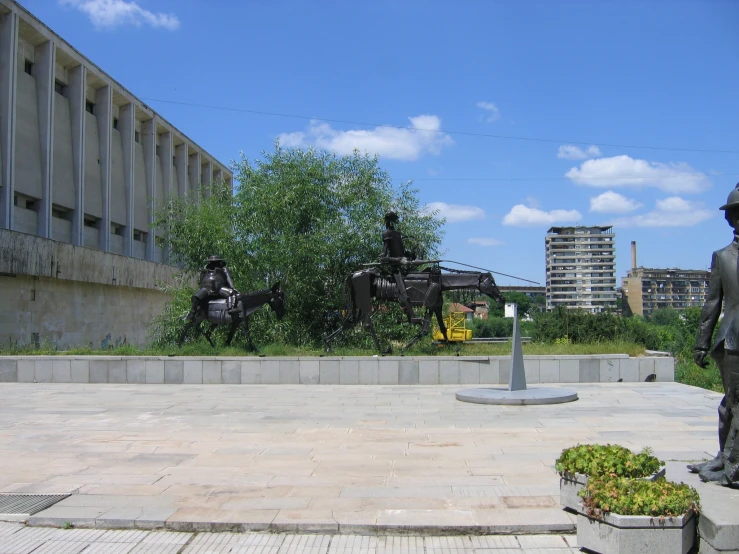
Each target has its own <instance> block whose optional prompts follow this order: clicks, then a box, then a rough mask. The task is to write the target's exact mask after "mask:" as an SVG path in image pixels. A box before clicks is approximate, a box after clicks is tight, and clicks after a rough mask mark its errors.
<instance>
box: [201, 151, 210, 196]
mask: <svg viewBox="0 0 739 554" xmlns="http://www.w3.org/2000/svg"><path fill="white" fill-rule="evenodd" d="M212 185H213V162H212V161H210V160H208V161H207V162H205V163H204V164H203V170H202V173H201V177H200V186H201V187H202V189H203V198H210V187H211V186H212Z"/></svg>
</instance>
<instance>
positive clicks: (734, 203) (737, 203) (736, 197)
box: [719, 183, 739, 210]
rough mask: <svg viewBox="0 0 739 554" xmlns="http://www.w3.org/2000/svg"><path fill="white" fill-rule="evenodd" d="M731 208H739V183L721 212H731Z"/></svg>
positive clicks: (721, 208)
mask: <svg viewBox="0 0 739 554" xmlns="http://www.w3.org/2000/svg"><path fill="white" fill-rule="evenodd" d="M731 208H739V183H737V184H736V187H734V190H732V191H731V192H730V193H729V197H728V198H727V199H726V204H724V205H723V206H721V207H720V208H719V210H729V209H731Z"/></svg>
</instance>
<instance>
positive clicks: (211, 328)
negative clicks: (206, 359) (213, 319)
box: [203, 323, 216, 348]
mask: <svg viewBox="0 0 739 554" xmlns="http://www.w3.org/2000/svg"><path fill="white" fill-rule="evenodd" d="M215 328H216V324H215V323H211V324H210V327H208V330H207V331H206V332H205V333H203V334H204V335H205V338H206V339H208V342H209V343H210V346H211V347H212V348H215V347H216V344H215V343H214V342H213V339H211V338H210V336H211V334H213V329H215Z"/></svg>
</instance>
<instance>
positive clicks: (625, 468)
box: [555, 444, 664, 512]
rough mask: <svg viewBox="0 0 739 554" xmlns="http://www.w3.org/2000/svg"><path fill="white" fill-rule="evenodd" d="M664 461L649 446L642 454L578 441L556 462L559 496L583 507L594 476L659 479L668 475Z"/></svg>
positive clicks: (570, 505) (570, 504)
mask: <svg viewBox="0 0 739 554" xmlns="http://www.w3.org/2000/svg"><path fill="white" fill-rule="evenodd" d="M662 466H663V463H662V462H661V461H660V460H658V459H657V458H656V457H654V456H653V455H652V451H651V450H650V449H649V448H645V449H644V450H642V451H641V452H639V453H638V454H635V453H633V452H632V451H631V450H629V449H628V448H624V447H623V446H620V445H617V444H605V445H603V444H578V445H577V446H573V447H570V448H565V449H564V450H563V451H562V454H561V455H560V457H559V458H558V459H557V461H556V463H555V468H556V470H557V471H558V472H559V474H560V476H561V479H560V481H559V497H560V502H561V504H562V505H563V506H564V507H565V508H566V509H567V510H570V511H573V512H577V511H578V510H579V509H580V508H579V505H580V498H579V496H578V495H579V493H580V492H581V491H582V490H583V488H584V487H585V485H586V484H587V483H588V479H589V478H590V477H599V476H608V477H634V478H647V479H656V478H657V477H660V476H662V475H664V468H662Z"/></svg>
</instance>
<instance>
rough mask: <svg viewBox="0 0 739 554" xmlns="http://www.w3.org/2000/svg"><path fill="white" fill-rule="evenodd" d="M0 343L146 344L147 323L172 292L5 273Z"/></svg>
mask: <svg viewBox="0 0 739 554" xmlns="http://www.w3.org/2000/svg"><path fill="white" fill-rule="evenodd" d="M0 295H2V298H3V309H2V311H0V344H1V345H3V346H8V345H28V344H33V343H39V342H46V343H50V344H56V345H57V346H58V347H59V348H60V349H67V348H70V347H73V346H88V345H91V346H92V347H94V348H101V342H102V341H103V340H105V338H106V336H108V335H110V339H109V342H110V344H115V342H116V341H118V342H122V341H124V340H125V341H126V342H127V343H129V344H134V345H144V344H146V342H147V325H148V323H149V322H150V321H151V320H152V319H153V318H154V317H155V316H157V315H159V314H161V313H162V310H163V309H164V305H165V304H166V302H167V301H168V300H169V296H168V295H166V294H164V293H163V292H161V291H158V290H146V289H135V288H131V287H120V286H114V285H101V284H97V283H86V282H81V281H66V280H63V279H51V278H48V277H39V278H35V277H30V276H25V275H18V276H16V277H7V276H0Z"/></svg>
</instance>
